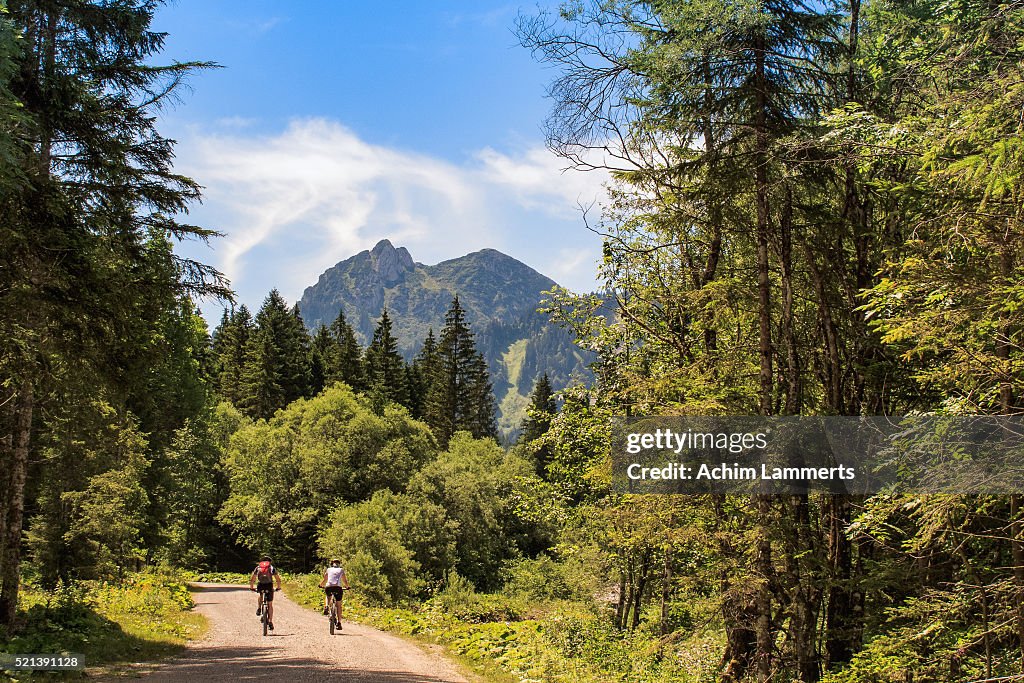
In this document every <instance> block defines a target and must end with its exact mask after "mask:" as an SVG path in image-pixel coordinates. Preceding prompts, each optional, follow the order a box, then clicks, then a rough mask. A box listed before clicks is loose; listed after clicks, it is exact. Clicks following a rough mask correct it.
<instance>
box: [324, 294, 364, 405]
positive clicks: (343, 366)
mask: <svg viewBox="0 0 1024 683" xmlns="http://www.w3.org/2000/svg"><path fill="white" fill-rule="evenodd" d="M331 334H332V335H333V336H334V340H335V342H336V343H337V351H338V355H337V358H336V359H335V360H334V362H333V363H332V365H331V367H330V373H329V375H328V378H329V380H330V381H331V382H339V381H340V382H344V383H345V384H347V385H349V386H350V387H351V388H352V390H353V391H365V390H366V370H365V368H364V367H363V350H362V349H361V348H360V347H359V342H358V341H357V340H356V333H355V331H354V330H353V329H352V326H351V325H349V324H348V321H347V320H346V319H345V311H338V317H337V318H336V319H335V320H334V322H333V323H331Z"/></svg>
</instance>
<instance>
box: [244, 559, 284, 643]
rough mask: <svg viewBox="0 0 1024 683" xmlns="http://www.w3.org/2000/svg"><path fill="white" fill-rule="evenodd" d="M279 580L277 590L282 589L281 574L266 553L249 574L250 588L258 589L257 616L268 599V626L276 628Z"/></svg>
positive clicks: (271, 628) (272, 628)
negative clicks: (275, 596)
mask: <svg viewBox="0 0 1024 683" xmlns="http://www.w3.org/2000/svg"><path fill="white" fill-rule="evenodd" d="M275 581H276V582H277V588H276V590H281V575H280V574H278V573H277V568H276V567H274V565H273V564H271V562H270V556H269V555H264V556H263V557H261V558H260V563H259V564H258V565H256V569H253V570H252V574H250V575H249V590H251V591H256V592H257V593H258V594H259V598H257V601H256V616H259V615H260V612H261V611H262V609H263V601H264V600H266V601H267V621H268V622H269V623H267V627H268V628H269V629H270V630H271V631H273V630H274V590H275V588H274V582H275Z"/></svg>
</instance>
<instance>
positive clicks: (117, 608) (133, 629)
mask: <svg viewBox="0 0 1024 683" xmlns="http://www.w3.org/2000/svg"><path fill="white" fill-rule="evenodd" d="M192 607H193V603H192V597H191V595H190V594H189V592H188V588H187V587H186V585H185V584H184V583H182V582H181V581H180V580H176V579H171V578H168V577H165V576H161V575H159V574H149V573H144V574H134V575H131V576H129V577H128V578H126V579H125V580H124V581H123V582H120V583H106V582H81V583H76V584H71V585H61V586H58V587H57V588H56V589H54V590H49V591H48V590H43V589H41V588H40V587H38V586H34V585H31V584H29V585H26V586H24V587H23V589H22V591H21V596H20V600H19V605H18V612H19V615H18V616H19V623H20V627H19V628H18V630H17V631H16V632H15V633H14V634H13V635H12V636H11V637H8V638H6V639H4V640H0V651H2V652H5V653H12V654H13V653H23V654H28V653H34V654H56V653H75V654H80V655H83V656H84V658H85V662H86V664H87V666H88V667H89V668H90V670H91V671H90V673H92V674H95V673H97V671H99V672H102V673H117V672H119V671H120V670H123V669H125V668H128V667H129V665H132V664H134V663H137V662H143V661H147V662H148V661H152V660H157V659H162V658H165V657H169V656H172V655H175V654H178V653H180V652H181V651H182V650H183V649H184V646H185V644H186V643H187V642H188V641H189V640H191V639H194V638H198V637H200V636H202V635H203V633H204V632H205V630H206V620H205V619H204V618H203V617H202V615H199V614H195V613H193V612H191V608H192ZM84 677H85V673H84V672H67V673H35V674H30V673H28V672H25V673H21V672H7V673H3V674H0V680H8V681H21V680H67V679H75V678H84Z"/></svg>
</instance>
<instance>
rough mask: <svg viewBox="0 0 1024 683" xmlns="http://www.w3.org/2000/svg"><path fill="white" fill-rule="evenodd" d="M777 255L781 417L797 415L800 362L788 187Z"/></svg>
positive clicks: (791, 198)
mask: <svg viewBox="0 0 1024 683" xmlns="http://www.w3.org/2000/svg"><path fill="white" fill-rule="evenodd" d="M779 253H780V257H781V258H780V259H779V260H780V263H781V266H782V282H781V289H782V339H783V341H784V342H785V344H786V402H785V404H784V407H783V414H784V415H799V414H800V358H799V354H798V352H797V344H796V325H795V321H794V313H793V190H792V188H790V187H789V186H788V185H787V186H786V199H785V204H784V206H783V211H782V218H781V220H780V221H779Z"/></svg>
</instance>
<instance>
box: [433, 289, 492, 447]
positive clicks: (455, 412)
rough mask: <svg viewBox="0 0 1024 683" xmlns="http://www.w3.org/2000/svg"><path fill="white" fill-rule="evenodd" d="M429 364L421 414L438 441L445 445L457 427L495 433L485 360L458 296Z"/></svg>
mask: <svg viewBox="0 0 1024 683" xmlns="http://www.w3.org/2000/svg"><path fill="white" fill-rule="evenodd" d="M421 353H422V352H421ZM432 366H433V367H432V369H431V371H430V375H429V376H428V377H427V383H428V388H427V401H426V407H425V409H424V418H425V419H426V421H427V424H429V425H430V426H431V427H432V428H433V430H434V434H435V435H436V436H437V438H438V441H440V442H441V443H442V444H443V445H447V444H448V441H449V440H450V439H451V438H452V435H453V434H455V432H457V431H459V430H466V431H469V432H471V433H472V434H473V436H475V437H487V436H494V434H495V433H496V431H497V429H496V426H495V423H494V395H493V393H492V391H491V383H490V378H489V377H488V374H487V363H486V362H485V361H484V359H483V356H481V355H480V354H478V353H477V351H476V345H475V343H474V341H473V333H472V332H471V331H470V329H469V326H468V325H467V324H466V316H465V312H464V311H463V309H462V305H461V304H460V303H459V297H458V296H456V297H455V298H454V299H452V306H451V308H450V309H448V313H447V314H446V315H445V324H444V328H443V329H442V330H441V338H440V340H439V341H438V343H437V349H436V359H434V360H433V361H432Z"/></svg>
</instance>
